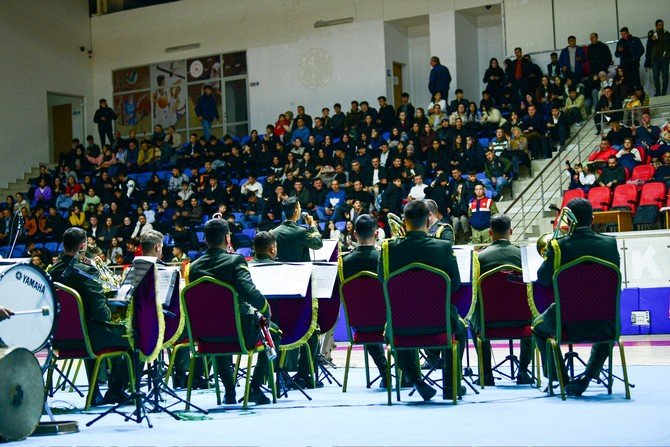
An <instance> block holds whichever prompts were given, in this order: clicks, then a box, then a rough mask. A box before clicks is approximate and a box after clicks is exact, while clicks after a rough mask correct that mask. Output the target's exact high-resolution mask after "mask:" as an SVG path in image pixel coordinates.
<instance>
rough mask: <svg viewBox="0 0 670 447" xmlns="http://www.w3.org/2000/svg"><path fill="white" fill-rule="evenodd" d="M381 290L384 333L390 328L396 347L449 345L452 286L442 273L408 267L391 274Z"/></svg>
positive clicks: (418, 267) (420, 266) (415, 265)
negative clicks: (383, 299) (448, 317)
mask: <svg viewBox="0 0 670 447" xmlns="http://www.w3.org/2000/svg"><path fill="white" fill-rule="evenodd" d="M384 287H385V294H386V303H387V332H388V331H389V328H390V332H391V333H392V335H393V343H394V345H395V346H396V347H400V348H414V347H427V346H447V345H449V344H450V342H451V340H450V339H449V336H450V335H451V330H450V327H449V323H448V319H447V315H448V312H450V309H449V306H450V304H451V282H450V280H449V277H448V276H447V275H446V274H445V273H444V272H440V271H438V270H437V269H431V268H429V267H428V266H422V265H420V264H410V265H409V266H406V267H403V268H402V269H400V270H399V271H397V272H393V273H392V274H391V275H390V276H389V278H388V279H386V281H385V284H384Z"/></svg>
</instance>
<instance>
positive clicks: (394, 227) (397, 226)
mask: <svg viewBox="0 0 670 447" xmlns="http://www.w3.org/2000/svg"><path fill="white" fill-rule="evenodd" d="M386 218H387V219H388V222H389V228H390V230H391V239H399V238H404V237H405V233H406V230H405V224H404V223H403V221H402V219H401V218H400V217H398V216H397V215H396V214H393V213H388V214H387V215H386Z"/></svg>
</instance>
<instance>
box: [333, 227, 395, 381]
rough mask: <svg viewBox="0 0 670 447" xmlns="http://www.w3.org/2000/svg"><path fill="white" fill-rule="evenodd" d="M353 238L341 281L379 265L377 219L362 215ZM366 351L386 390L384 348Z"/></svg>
mask: <svg viewBox="0 0 670 447" xmlns="http://www.w3.org/2000/svg"><path fill="white" fill-rule="evenodd" d="M354 236H355V237H356V239H357V240H358V246H357V247H356V248H354V249H353V250H352V251H351V252H349V253H347V254H346V255H344V256H342V260H341V265H342V277H343V280H347V279H348V278H350V277H352V276H354V275H355V274H356V273H358V272H362V271H368V272H373V273H374V272H376V271H377V264H378V263H379V251H378V250H377V248H376V247H375V242H376V241H377V219H375V218H374V217H372V216H371V215H370V214H362V215H361V216H359V217H358V219H356V223H355V224H354ZM367 351H368V354H369V355H370V357H371V358H372V361H373V362H375V365H377V369H378V370H379V374H380V375H381V377H382V379H381V382H380V383H379V387H380V388H386V358H385V357H384V346H383V345H382V344H381V343H380V344H378V345H368V346H367Z"/></svg>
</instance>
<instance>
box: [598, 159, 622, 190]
mask: <svg viewBox="0 0 670 447" xmlns="http://www.w3.org/2000/svg"><path fill="white" fill-rule="evenodd" d="M597 183H598V186H607V187H608V188H611V189H612V190H614V188H616V187H617V186H619V185H623V184H624V183H626V170H625V169H624V167H623V166H621V165H620V164H619V161H618V159H617V157H616V156H614V155H612V156H610V157H609V158H608V159H607V166H606V167H604V168H603V169H602V173H601V174H600V176H599V177H598V181H597Z"/></svg>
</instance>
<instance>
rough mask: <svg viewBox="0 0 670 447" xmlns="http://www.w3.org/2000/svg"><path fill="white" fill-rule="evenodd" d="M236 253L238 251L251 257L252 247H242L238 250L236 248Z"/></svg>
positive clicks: (246, 256)
mask: <svg viewBox="0 0 670 447" xmlns="http://www.w3.org/2000/svg"><path fill="white" fill-rule="evenodd" d="M235 253H238V254H240V255H242V256H244V257H245V258H250V257H251V247H240V248H238V249H237V250H235Z"/></svg>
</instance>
